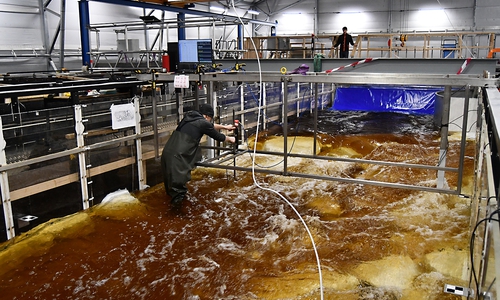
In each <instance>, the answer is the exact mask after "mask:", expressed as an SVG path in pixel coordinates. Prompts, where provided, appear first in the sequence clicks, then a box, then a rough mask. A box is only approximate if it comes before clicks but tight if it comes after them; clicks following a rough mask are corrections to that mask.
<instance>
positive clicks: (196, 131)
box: [161, 111, 226, 198]
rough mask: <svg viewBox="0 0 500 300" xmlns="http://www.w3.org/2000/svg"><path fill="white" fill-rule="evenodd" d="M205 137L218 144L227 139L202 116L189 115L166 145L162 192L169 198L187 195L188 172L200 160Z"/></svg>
mask: <svg viewBox="0 0 500 300" xmlns="http://www.w3.org/2000/svg"><path fill="white" fill-rule="evenodd" d="M204 134H206V135H208V136H209V137H211V138H213V139H215V140H217V141H221V142H223V141H224V140H225V139H226V136H225V135H224V134H222V133H220V132H218V131H217V130H215V128H214V125H213V124H212V123H210V122H208V121H207V120H206V119H205V118H204V117H203V115H201V114H200V113H199V112H197V111H189V112H187V113H186V114H185V116H184V118H183V119H182V121H181V122H180V123H179V125H178V126H177V129H176V130H175V131H174V132H173V133H172V135H171V136H170V138H169V139H168V141H167V143H166V144H165V147H164V148H163V152H162V155H161V167H162V172H163V182H164V184H165V190H166V192H167V194H169V195H170V196H171V197H172V198H174V197H177V196H179V195H180V196H182V197H184V195H185V193H186V192H187V188H186V183H187V182H188V181H189V180H191V170H192V169H193V168H194V167H195V164H196V162H198V161H199V160H200V159H201V151H200V150H199V143H200V140H201V138H202V137H203V135H204Z"/></svg>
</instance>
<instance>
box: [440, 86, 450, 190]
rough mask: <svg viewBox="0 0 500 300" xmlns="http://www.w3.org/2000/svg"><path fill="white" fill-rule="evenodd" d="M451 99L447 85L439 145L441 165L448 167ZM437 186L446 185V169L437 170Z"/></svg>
mask: <svg viewBox="0 0 500 300" xmlns="http://www.w3.org/2000/svg"><path fill="white" fill-rule="evenodd" d="M450 100H451V86H449V85H447V86H446V87H445V88H444V94H443V113H442V117H441V145H440V147H439V158H438V159H439V161H438V166H439V167H446V151H447V149H448V129H449V128H448V125H449V124H448V123H449V120H450ZM437 175H438V176H437V187H438V189H442V188H443V186H444V171H443V170H439V171H438V172H437Z"/></svg>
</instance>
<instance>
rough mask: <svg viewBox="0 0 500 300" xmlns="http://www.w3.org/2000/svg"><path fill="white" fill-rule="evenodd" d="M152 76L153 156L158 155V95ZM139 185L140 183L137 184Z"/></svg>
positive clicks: (154, 78)
mask: <svg viewBox="0 0 500 300" xmlns="http://www.w3.org/2000/svg"><path fill="white" fill-rule="evenodd" d="M151 76H152V77H153V78H152V91H151V92H152V93H151V97H152V100H153V101H152V102H153V138H154V143H155V158H159V157H160V150H159V148H160V145H159V141H158V97H157V96H156V77H155V74H154V73H153V74H152V75H151ZM139 119H140V114H139ZM137 134H140V132H137ZM139 186H140V185H139Z"/></svg>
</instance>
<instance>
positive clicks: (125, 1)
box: [91, 0, 275, 26]
mask: <svg viewBox="0 0 500 300" xmlns="http://www.w3.org/2000/svg"><path fill="white" fill-rule="evenodd" d="M91 1H94V2H102V3H108V4H116V5H125V6H133V7H140V8H148V9H155V10H164V11H170V12H175V13H184V14H186V15H197V16H204V17H213V18H216V19H222V20H231V21H234V22H238V23H239V19H238V17H236V16H229V15H221V14H215V13H211V12H206V11H200V10H195V9H187V8H180V7H175V6H168V5H160V4H154V3H147V2H139V1H131V0H91ZM241 20H242V21H243V22H244V23H253V24H262V25H267V26H273V25H275V24H274V23H271V22H265V21H260V20H253V19H248V18H241Z"/></svg>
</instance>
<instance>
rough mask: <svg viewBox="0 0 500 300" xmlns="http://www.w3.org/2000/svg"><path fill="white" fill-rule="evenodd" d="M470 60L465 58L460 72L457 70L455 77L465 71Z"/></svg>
mask: <svg viewBox="0 0 500 300" xmlns="http://www.w3.org/2000/svg"><path fill="white" fill-rule="evenodd" d="M471 60H472V58H471V57H469V58H467V59H466V60H465V61H464V63H463V64H462V66H461V67H460V70H458V72H457V75H460V74H462V72H463V71H464V70H465V68H467V66H468V65H469V63H470V61H471Z"/></svg>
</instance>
